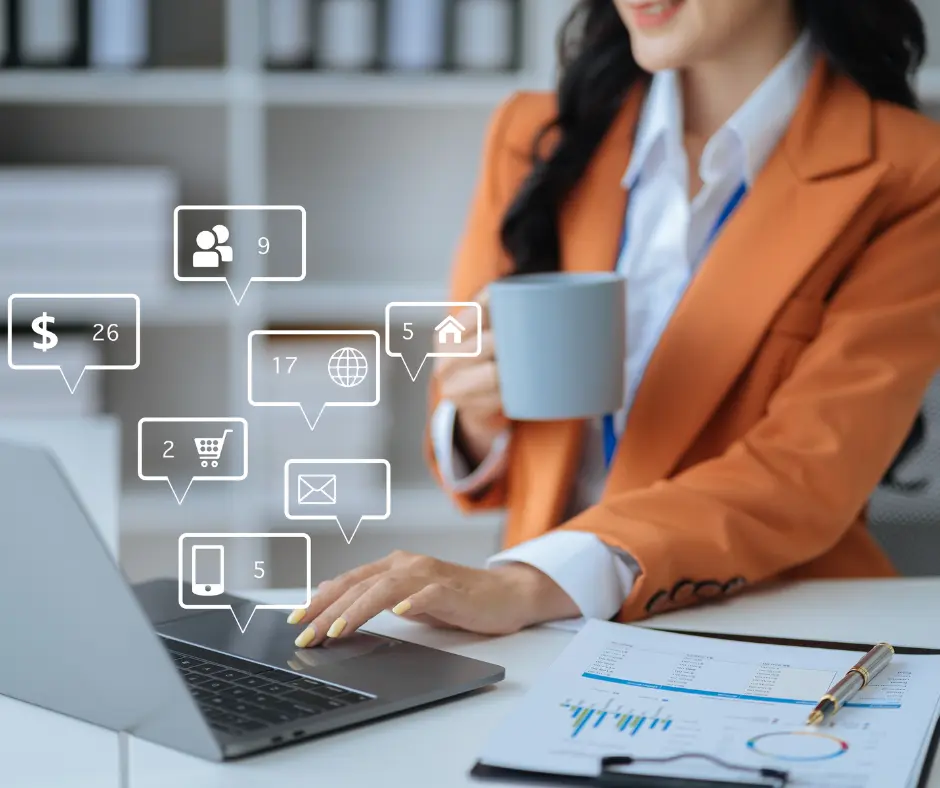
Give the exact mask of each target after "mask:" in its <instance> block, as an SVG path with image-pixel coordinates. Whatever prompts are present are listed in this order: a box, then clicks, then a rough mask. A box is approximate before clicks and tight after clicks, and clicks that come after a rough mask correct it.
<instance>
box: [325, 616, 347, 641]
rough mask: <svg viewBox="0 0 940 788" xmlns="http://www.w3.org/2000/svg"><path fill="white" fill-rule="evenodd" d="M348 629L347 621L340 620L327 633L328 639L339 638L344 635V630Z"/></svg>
mask: <svg viewBox="0 0 940 788" xmlns="http://www.w3.org/2000/svg"><path fill="white" fill-rule="evenodd" d="M344 629H346V619H345V618H338V619H336V621H334V622H333V623H332V624H331V625H330V628H329V630H328V631H327V633H326V636H327V637H328V638H338V637H339V636H340V635H342V634H343V630H344Z"/></svg>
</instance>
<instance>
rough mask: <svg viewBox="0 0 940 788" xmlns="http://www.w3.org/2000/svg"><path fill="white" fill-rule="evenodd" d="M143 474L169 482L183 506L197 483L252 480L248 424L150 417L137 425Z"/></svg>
mask: <svg viewBox="0 0 940 788" xmlns="http://www.w3.org/2000/svg"><path fill="white" fill-rule="evenodd" d="M137 476H138V477H139V478H140V479H141V480H142V481H145V482H147V481H165V482H167V484H169V486H170V490H171V491H172V492H173V496H174V497H175V498H176V502H177V503H178V504H182V503H183V500H184V499H185V498H186V494H187V493H188V492H189V488H190V487H191V486H192V484H193V482H240V481H243V480H244V479H246V478H247V477H248V422H247V421H246V420H245V419H242V418H207V419H198V418H144V419H141V420H140V421H139V422H137Z"/></svg>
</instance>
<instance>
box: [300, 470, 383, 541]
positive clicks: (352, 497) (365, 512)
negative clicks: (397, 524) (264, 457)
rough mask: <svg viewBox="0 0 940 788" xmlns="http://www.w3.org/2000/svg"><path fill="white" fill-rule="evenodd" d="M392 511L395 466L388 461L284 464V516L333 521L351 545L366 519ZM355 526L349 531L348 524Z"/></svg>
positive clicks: (376, 518) (376, 517)
mask: <svg viewBox="0 0 940 788" xmlns="http://www.w3.org/2000/svg"><path fill="white" fill-rule="evenodd" d="M391 513H392V467H391V465H390V464H389V462H388V460H288V461H287V462H286V463H285V464H284V516H285V517H286V518H287V519H288V520H332V521H334V522H335V523H336V524H337V525H338V526H339V530H340V533H342V534H343V538H344V539H345V540H346V544H352V540H353V537H355V535H356V532H357V531H358V530H359V526H360V525H362V523H363V522H364V521H366V520H387V519H388V518H389V516H390V515H391ZM344 520H345V521H346V523H347V526H348V525H350V524H351V523H352V522H353V521H355V523H356V525H355V526H354V527H352V528H351V529H349V530H348V531H347V526H344V525H343V521H344Z"/></svg>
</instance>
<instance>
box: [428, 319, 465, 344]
mask: <svg viewBox="0 0 940 788" xmlns="http://www.w3.org/2000/svg"><path fill="white" fill-rule="evenodd" d="M434 330H435V331H436V332H437V341H438V344H441V345H449V344H454V345H459V344H460V343H461V341H462V340H463V332H464V331H466V330H467V329H465V328H464V327H463V326H462V325H460V323H459V322H458V321H457V319H456V318H455V317H452V316H448V317H446V318H445V319H444V320H442V321H441V323H440V324H439V325H438V326H437V327H436V328H435V329H434Z"/></svg>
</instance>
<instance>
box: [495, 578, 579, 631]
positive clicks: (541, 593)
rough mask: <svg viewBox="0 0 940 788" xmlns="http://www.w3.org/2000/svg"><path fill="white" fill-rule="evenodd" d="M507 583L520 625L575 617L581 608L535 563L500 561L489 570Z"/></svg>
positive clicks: (531, 624)
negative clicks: (515, 605)
mask: <svg viewBox="0 0 940 788" xmlns="http://www.w3.org/2000/svg"><path fill="white" fill-rule="evenodd" d="M490 571H491V572H493V573H494V574H496V575H497V576H499V577H500V578H501V579H502V580H503V581H505V582H506V584H507V587H508V589H509V592H510V594H511V598H512V600H513V602H514V603H517V604H518V606H519V612H520V616H521V618H522V621H521V622H520V627H528V626H534V625H536V624H543V623H545V622H546V621H560V620H562V619H566V618H577V617H578V616H580V615H581V611H580V610H579V609H578V606H577V605H576V604H575V603H574V600H573V599H572V598H571V597H570V596H568V594H567V593H565V591H564V590H562V588H561V586H559V585H558V583H556V582H555V581H554V580H552V579H551V578H550V577H549V576H548V575H546V574H545V573H544V572H542V571H541V570H539V569H536V568H535V567H534V566H530V565H529V564H522V563H510V564H503V565H501V566H497V567H494V568H493V569H491V570H490Z"/></svg>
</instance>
